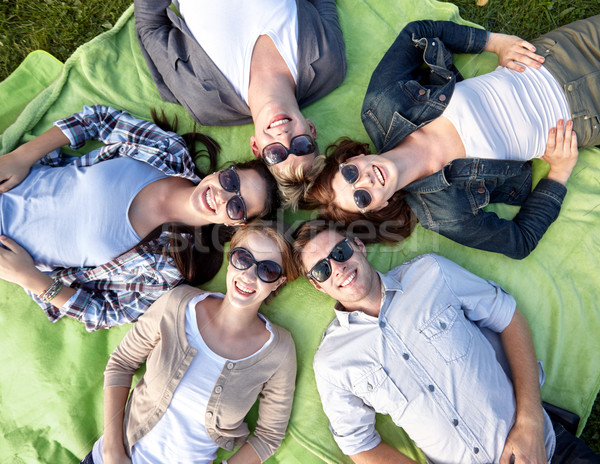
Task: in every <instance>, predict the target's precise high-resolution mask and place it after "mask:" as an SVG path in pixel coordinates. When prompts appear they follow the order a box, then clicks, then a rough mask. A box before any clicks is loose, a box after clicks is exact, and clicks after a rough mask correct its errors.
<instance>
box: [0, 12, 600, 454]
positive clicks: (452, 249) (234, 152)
mask: <svg viewBox="0 0 600 464" xmlns="http://www.w3.org/2000/svg"><path fill="white" fill-rule="evenodd" d="M338 7H339V12H340V19H341V23H342V28H343V31H344V37H345V40H346V44H347V58H348V76H347V79H346V81H345V82H344V83H343V85H342V86H340V87H339V88H338V89H336V90H335V91H334V92H332V93H331V94H330V95H328V96H327V97H325V98H323V99H321V100H320V101H319V102H317V103H315V104H313V105H311V106H310V107H308V108H307V109H306V111H305V114H306V115H307V116H308V117H310V118H311V119H312V121H313V122H314V123H315V124H316V126H317V128H318V140H319V142H320V144H321V146H322V147H325V146H326V145H327V144H329V143H331V142H333V141H335V140H336V139H337V138H338V137H340V136H343V135H348V136H352V137H354V138H358V139H361V140H364V141H367V140H368V138H367V136H366V133H365V131H364V129H363V127H362V124H361V122H360V117H359V114H360V113H359V111H360V107H361V103H362V98H363V96H364V92H365V90H366V86H367V83H368V80H369V76H370V74H371V71H372V70H373V69H374V67H375V65H376V64H377V62H378V61H379V59H380V58H381V56H382V55H383V53H384V52H385V50H386V49H387V47H388V46H389V45H390V44H391V43H392V41H393V39H394V38H395V37H396V34H397V33H398V32H399V31H400V29H401V28H402V27H403V26H404V25H405V24H406V23H407V22H409V21H411V20H414V19H422V18H431V19H452V20H455V21H462V20H461V19H460V18H459V17H458V11H457V9H456V7H455V6H454V5H452V4H450V3H440V2H436V1H434V0H422V1H419V2H415V1H411V0H395V1H394V2H388V1H385V0H338ZM457 61H458V65H459V68H461V70H462V71H463V73H464V74H465V75H467V76H469V75H475V74H478V73H481V72H486V71H489V70H491V69H493V67H494V66H495V60H494V57H493V56H491V55H489V54H484V55H482V56H478V57H473V56H461V57H458V59H457ZM59 73H60V75H59ZM54 79H56V80H55V81H54V82H53V83H52V84H50V82H52V81H53V80H54ZM48 84H50V85H49V86H48V87H47V88H46V89H45V90H43V91H41V90H42V89H43V88H44V86H46V85H48ZM17 90H18V91H17ZM40 91H41V93H39V95H37V96H36V94H37V93H38V92H40ZM0 101H2V102H3V104H2V105H1V107H0V130H2V129H4V128H5V127H7V126H8V124H9V123H10V122H12V121H14V123H13V124H12V125H10V126H9V127H8V128H6V130H5V131H4V133H3V134H2V138H1V147H0V153H6V152H7V151H10V150H11V149H12V148H14V147H15V146H16V145H17V144H19V143H22V142H24V141H26V140H29V139H31V138H32V137H33V136H35V135H38V134H40V133H41V132H43V131H44V130H46V129H48V128H49V127H50V126H51V123H52V121H54V120H56V119H59V118H62V117H64V116H67V115H69V114H71V113H74V112H76V111H79V110H81V109H82V107H83V105H86V104H87V105H89V104H95V103H100V104H105V105H110V106H113V107H116V108H123V109H125V110H127V111H129V112H131V113H132V114H134V115H135V116H137V117H141V118H146V119H149V118H150V109H151V108H153V107H155V108H163V109H164V110H165V111H166V113H167V114H168V115H171V116H172V115H175V114H176V115H178V116H179V119H180V122H181V123H183V124H182V127H180V131H185V130H189V129H190V128H191V126H192V121H191V119H190V118H189V117H188V116H187V115H186V113H185V112H184V110H183V109H182V108H181V107H179V106H177V105H173V104H168V103H164V102H162V101H161V99H160V98H159V96H158V93H157V91H156V89H155V87H154V84H153V82H152V81H151V79H150V76H149V73H148V71H147V68H146V63H145V62H144V59H143V57H142V55H141V53H140V49H139V46H138V43H137V40H136V36H135V29H134V23H133V8H130V9H129V10H128V11H127V12H126V13H125V14H124V15H123V17H122V18H121V20H120V21H119V22H118V24H117V25H116V26H115V27H114V28H113V29H112V30H110V31H108V32H106V33H104V34H102V35H101V36H99V37H97V38H95V39H94V40H92V41H91V42H89V43H87V44H85V45H84V46H82V47H81V48H79V49H78V50H77V51H76V52H75V53H74V54H73V56H72V57H71V58H69V60H68V61H67V62H66V63H65V65H64V67H62V69H61V67H60V66H59V65H57V63H56V62H55V60H53V59H52V58H51V57H49V56H48V55H39V56H37V57H36V59H35V60H27V61H26V62H25V63H24V64H23V66H22V67H21V68H19V70H17V71H16V73H15V74H14V75H13V76H11V78H9V79H7V80H6V81H4V82H3V83H0ZM23 108H24V109H23ZM21 109H23V111H22V112H21V113H20V115H19V116H18V118H16V116H17V114H18V112H19V111H21ZM15 118H16V121H15ZM206 132H207V133H209V134H210V135H212V136H214V137H215V138H216V139H217V140H219V141H220V142H221V144H222V146H223V148H224V150H223V156H222V161H225V160H226V159H235V160H242V159H250V158H251V156H252V155H251V153H250V150H249V147H248V138H249V137H250V135H251V134H252V128H251V126H243V127H236V128H231V127H229V128H206ZM536 163H538V164H535V173H536V176H537V177H539V176H541V175H543V172H544V169H546V168H545V165H544V163H543V162H536ZM568 188H569V193H568V195H567V197H566V200H565V202H564V206H563V209H562V212H561V214H560V217H559V218H558V220H557V221H556V222H555V224H553V225H552V226H551V227H550V230H549V231H548V232H547V234H546V235H545V236H544V238H543V239H542V241H541V242H540V245H539V246H538V248H537V249H536V250H535V251H534V252H533V254H532V255H531V256H529V257H528V258H527V259H525V260H523V261H514V260H511V259H508V258H506V257H504V256H500V255H496V254H492V253H486V252H481V251H477V250H473V249H468V248H465V247H462V246H460V245H457V244H455V243H452V242H450V241H449V240H446V239H444V238H443V237H440V236H439V235H436V234H434V233H431V232H428V231H426V230H424V229H423V228H421V227H420V226H419V227H417V229H416V230H415V232H414V233H413V235H412V236H411V237H410V238H409V239H408V240H406V241H405V242H403V243H399V244H393V245H389V244H380V245H376V246H370V247H369V254H368V258H369V260H370V262H371V263H372V264H373V265H374V266H375V267H376V268H377V269H379V270H382V271H387V270H389V269H391V268H392V267H394V266H396V265H398V264H400V263H402V262H403V261H406V260H408V259H410V258H412V257H414V256H417V255H419V254H422V253H427V252H435V253H439V254H441V255H444V256H446V257H448V258H450V259H452V260H454V261H456V262H458V263H459V264H461V265H462V266H464V267H465V268H467V269H469V270H470V271H472V272H474V273H476V274H478V275H480V276H482V277H484V278H485V279H490V280H494V281H496V282H498V283H499V284H501V285H502V286H503V287H504V288H505V289H506V290H508V291H509V292H511V293H512V294H513V295H514V296H515V297H516V299H517V301H518V303H519V307H520V309H521V310H522V311H523V313H524V314H525V315H526V316H527V318H528V319H529V322H530V324H531V327H532V331H533V336H534V341H535V346H536V349H537V354H538V358H539V359H541V360H542V361H543V363H544V367H545V370H546V376H547V378H546V384H545V385H544V387H543V388H542V395H543V398H544V399H545V400H546V401H549V402H551V403H554V404H556V405H559V406H562V407H564V408H566V409H569V410H571V411H574V412H576V413H578V414H579V415H580V416H581V417H582V419H583V420H582V422H581V426H580V430H581V428H583V425H584V424H585V420H586V419H587V417H588V415H589V413H590V410H591V407H592V404H593V402H594V398H595V397H596V394H597V393H598V390H599V388H600V375H599V372H600V356H598V354H597V353H598V352H599V350H600V337H598V334H600V304H599V303H598V301H597V300H598V299H597V296H596V295H595V294H594V290H595V289H598V288H599V287H600V285H599V284H600V279H599V277H598V271H597V263H598V261H599V260H600V245H599V244H598V238H597V237H598V235H597V234H598V232H597V229H598V228H599V227H600V195H599V194H598V191H599V190H600V153H599V152H598V150H597V149H588V150H585V151H582V152H581V154H580V160H579V162H578V164H577V166H576V168H575V170H574V172H573V175H572V177H571V179H570V181H569V183H568ZM92 207H93V205H92ZM496 210H497V211H498V212H500V213H501V214H502V215H504V216H511V215H514V214H515V211H516V209H515V208H514V207H508V206H505V205H502V206H498V207H496ZM311 214H312V213H309V212H301V213H298V214H295V215H293V214H290V213H289V212H286V213H285V214H282V216H283V219H284V220H285V221H286V222H288V223H289V224H292V225H293V224H297V222H298V221H299V220H300V219H306V218H308V217H310V215H311ZM224 285H225V283H224V268H222V269H221V272H220V273H219V275H218V276H217V277H216V278H215V279H213V281H211V282H210V283H209V284H208V285H207V286H206V287H207V288H208V289H210V290H220V291H223V290H224V289H225V288H224ZM332 306H333V301H332V300H331V299H330V298H328V297H327V296H325V295H323V294H322V293H320V292H317V291H316V290H314V289H313V287H312V286H311V285H310V284H309V283H308V281H306V280H305V279H304V278H301V279H299V280H297V281H295V282H293V283H291V284H289V285H287V287H286V288H284V289H283V291H282V292H281V294H280V295H279V296H278V297H277V298H276V299H275V300H274V301H273V302H272V303H271V304H269V305H267V306H265V307H264V313H265V314H266V315H267V316H268V317H269V318H270V319H271V320H272V321H273V322H275V323H278V324H280V325H282V326H284V327H286V328H287V329H289V330H290V331H291V333H292V334H293V336H294V340H295V342H296V346H297V351H298V380H297V390H296V395H295V400H294V409H293V413H292V417H291V421H290V426H289V429H288V436H287V438H286V439H285V441H284V443H283V445H282V447H281V448H280V450H279V452H278V453H277V454H276V455H275V456H274V457H273V458H271V459H270V460H269V461H268V462H270V463H286V464H296V463H297V464H311V463H313V462H314V463H320V462H323V461H325V462H328V463H340V462H344V463H345V462H350V460H349V459H348V458H344V457H343V456H342V455H341V453H340V451H339V449H338V448H337V446H336V445H335V442H334V441H333V439H332V437H331V434H330V432H329V430H328V426H327V419H326V417H325V416H324V414H323V412H322V408H321V403H320V400H319V396H318V394H317V391H316V387H315V381H314V375H313V371H312V358H313V355H314V353H315V350H316V349H317V346H318V344H319V341H320V339H321V333H322V332H323V330H324V329H325V327H326V326H327V324H328V323H329V322H330V321H331V319H332V318H333V311H332ZM0 326H1V327H2V332H3V337H2V340H1V341H0V347H1V349H0V363H1V365H2V378H1V379H2V380H1V381H0V401H1V404H2V414H1V418H0V462H10V463H76V462H78V460H79V459H81V458H83V456H84V455H85V454H87V452H88V451H89V450H90V448H91V446H92V445H93V443H94V441H95V440H96V439H97V438H98V437H99V436H100V434H101V433H102V427H103V425H102V423H103V419H102V404H103V391H102V373H103V370H104V366H105V363H106V361H107V358H108V356H109V354H110V353H111V352H112V350H113V349H114V347H115V346H116V345H117V344H118V342H119V341H120V339H121V337H122V336H123V335H124V334H125V332H126V331H127V330H128V328H129V327H118V328H114V329H111V330H109V331H100V332H96V333H87V332H86V331H85V329H84V327H83V325H81V324H80V323H77V322H74V321H72V320H67V319H66V318H65V319H63V320H62V321H60V322H59V323H57V324H55V325H52V324H50V323H49V322H48V320H47V319H46V317H45V315H44V314H43V313H42V311H41V310H40V309H39V308H38V307H37V306H36V305H35V304H34V303H33V302H31V301H30V300H29V298H28V297H27V296H26V295H25V293H24V292H23V291H22V290H21V289H20V288H18V287H16V286H14V285H10V284H8V283H6V282H0ZM594 334H596V335H594ZM348 355H349V356H351V355H352V351H351V348H349V349H348ZM251 420H252V418H251ZM378 429H379V431H380V432H381V434H382V435H383V438H384V439H385V440H386V441H387V442H389V443H391V444H393V445H394V446H396V447H398V448H399V449H401V450H402V451H403V452H405V453H407V454H408V455H410V456H412V457H415V458H417V459H420V460H421V461H422V462H424V459H423V456H422V455H421V454H420V452H419V451H418V450H417V449H416V448H415V447H414V446H413V445H412V444H411V443H410V441H409V440H408V439H407V438H406V436H405V435H404V434H403V432H402V431H401V430H400V429H398V428H397V427H395V426H394V425H393V424H392V422H391V420H390V419H389V418H388V417H383V416H381V417H378ZM226 455H227V454H226V453H222V454H220V455H219V456H220V458H223V457H226Z"/></svg>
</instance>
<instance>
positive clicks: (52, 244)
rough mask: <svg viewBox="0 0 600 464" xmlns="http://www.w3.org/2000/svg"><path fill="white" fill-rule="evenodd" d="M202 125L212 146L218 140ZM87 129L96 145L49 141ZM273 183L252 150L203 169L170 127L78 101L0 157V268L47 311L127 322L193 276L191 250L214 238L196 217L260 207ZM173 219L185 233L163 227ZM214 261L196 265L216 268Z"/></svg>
mask: <svg viewBox="0 0 600 464" xmlns="http://www.w3.org/2000/svg"><path fill="white" fill-rule="evenodd" d="M203 137H204V138H203V141H204V142H205V145H206V147H207V149H208V151H209V154H212V156H213V157H214V156H216V153H217V151H218V149H219V147H218V144H216V142H214V141H213V140H212V139H210V138H208V137H205V136H203ZM92 139H98V140H100V141H102V142H103V143H104V144H105V145H104V146H102V147H101V148H99V149H96V150H93V151H91V152H90V153H88V154H86V155H84V156H82V157H71V158H68V157H64V156H63V155H62V154H61V153H60V151H59V150H58V149H59V147H61V146H63V145H65V144H67V143H68V144H69V146H70V147H71V148H73V149H78V148H80V147H82V146H83V145H84V144H85V142H86V141H88V140H92ZM276 188H277V186H276V183H275V181H274V180H273V178H272V176H271V175H270V174H269V172H268V170H267V169H266V168H265V167H264V165H263V164H262V163H260V162H259V161H256V160H255V161H251V162H248V163H243V164H240V165H237V167H236V166H230V167H229V168H227V169H224V170H222V171H219V172H216V173H213V174H210V175H208V176H201V175H199V174H198V173H197V172H195V165H194V161H193V159H192V157H191V155H190V153H189V151H188V149H187V147H186V144H185V142H184V140H183V139H182V138H181V137H180V136H179V135H177V134H175V133H174V132H170V131H165V130H162V129H160V128H159V127H158V126H157V125H156V124H153V123H150V122H148V121H142V120H139V119H136V118H134V117H133V116H131V115H129V114H128V113H126V112H123V111H118V110H115V109H112V108H108V107H104V106H93V107H85V108H84V110H83V111H82V112H80V113H77V114H74V115H73V116H70V117H68V118H66V119H63V120H60V121H57V122H55V124H54V127H53V128H52V129H50V130H49V131H47V132H45V133H44V134H42V135H41V136H39V137H37V138H36V139H34V140H32V141H30V142H28V143H26V144H24V145H22V146H20V147H19V148H17V149H16V150H14V151H13V152H11V153H9V154H7V155H5V156H2V157H0V211H1V219H0V234H1V238H0V244H1V245H2V247H0V278H2V279H4V280H8V281H10V282H13V283H16V284H18V285H20V286H21V287H23V288H24V289H25V290H26V291H27V292H28V293H30V295H32V297H33V298H34V299H35V300H36V301H37V302H38V303H40V305H41V306H42V307H43V309H44V310H45V311H46V313H47V315H48V317H49V318H50V319H51V320H52V321H56V320H58V319H60V318H61V317H62V316H64V315H68V316H70V317H73V318H76V319H78V320H81V321H82V322H84V323H85V324H86V327H87V328H88V330H95V329H98V328H108V327H110V326H112V325H118V324H123V323H125V322H130V321H132V320H135V319H137V317H139V315H140V314H141V313H142V312H143V311H144V310H145V309H146V308H147V307H148V305H149V304H151V303H152V302H153V301H154V300H155V299H156V298H157V297H158V296H159V295H160V294H162V293H163V292H165V291H166V290H168V289H169V288H172V287H173V286H175V285H177V284H179V283H181V282H183V281H184V280H185V279H187V280H188V281H191V282H192V283H198V282H197V281H195V280H197V279H195V277H196V276H195V275H196V272H195V270H194V269H193V268H192V269H189V266H188V265H190V264H194V258H195V253H194V250H195V251H196V252H200V253H201V254H202V255H204V259H206V256H208V255H210V254H211V253H210V252H211V251H212V252H214V251H215V246H214V245H213V244H212V243H207V242H208V239H207V238H204V239H202V238H200V240H198V234H196V233H194V229H196V228H202V229H201V230H203V232H207V229H209V230H208V232H211V233H210V236H211V237H212V236H214V235H215V234H212V230H210V229H211V228H212V227H214V225H216V224H227V225H238V224H242V223H244V222H246V221H247V220H248V219H251V218H253V217H259V216H264V215H266V214H268V213H269V212H270V211H271V210H272V209H274V207H275V206H276V204H275V203H276V201H277V195H276ZM174 223H176V224H184V225H186V226H190V229H189V230H190V232H191V234H185V235H181V234H173V233H172V232H169V231H167V230H166V229H168V227H164V226H165V225H170V224H174ZM161 231H162V233H161ZM203 236H204V237H206V236H207V234H206V233H204V234H203ZM9 237H10V238H9ZM142 237H146V240H144V241H142V242H141V243H140V244H139V245H138V243H139V242H140V239H141V238H142ZM13 239H14V240H13ZM136 245H137V246H136ZM216 251H217V253H219V254H218V257H221V256H222V251H218V250H216ZM196 254H197V253H196ZM174 256H175V257H176V258H175V259H174ZM216 261H218V263H217V262H214V263H212V264H211V263H204V262H203V263H201V264H199V266H198V268H201V269H202V270H203V271H205V270H206V268H207V267H208V268H210V270H211V271H210V272H209V274H210V273H212V274H213V275H214V273H215V272H216V270H217V269H218V265H220V260H219V259H217V260H216ZM210 277H212V275H208V276H206V278H204V279H203V280H208V278H210Z"/></svg>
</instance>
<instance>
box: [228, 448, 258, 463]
mask: <svg viewBox="0 0 600 464" xmlns="http://www.w3.org/2000/svg"><path fill="white" fill-rule="evenodd" d="M227 462H228V464H260V458H259V457H258V454H256V451H254V448H252V446H250V443H244V445H243V446H242V447H241V448H240V449H239V450H238V452H237V453H235V454H234V455H233V456H231V457H230V458H229V459H228V460H227Z"/></svg>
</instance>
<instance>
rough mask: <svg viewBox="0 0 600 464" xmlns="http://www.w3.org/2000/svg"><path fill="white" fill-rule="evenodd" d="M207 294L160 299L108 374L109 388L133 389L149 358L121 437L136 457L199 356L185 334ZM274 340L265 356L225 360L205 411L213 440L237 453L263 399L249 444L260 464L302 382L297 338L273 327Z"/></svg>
mask: <svg viewBox="0 0 600 464" xmlns="http://www.w3.org/2000/svg"><path fill="white" fill-rule="evenodd" d="M200 293H203V291H202V290H198V289H196V288H193V287H190V286H187V285H182V286H180V287H177V288H175V289H174V290H171V291H169V292H167V293H165V294H164V295H163V296H161V297H160V298H159V299H158V300H156V302H154V304H152V306H150V308H148V310H147V311H146V313H144V314H143V315H142V316H141V317H140V318H139V320H138V321H137V322H136V323H135V325H134V326H133V328H132V329H131V330H130V331H129V332H128V333H127V334H126V335H125V337H124V338H123V341H121V343H120V344H119V346H118V347H117V348H116V350H115V351H114V352H113V354H112V355H111V357H110V359H109V361H108V364H107V366H106V370H105V372H104V387H105V388H106V387H111V386H120V387H126V388H131V382H132V378H133V375H134V374H135V371H136V370H137V369H138V367H139V366H140V364H141V363H142V362H143V361H144V360H146V373H145V374H144V375H143V377H142V378H141V379H140V381H139V382H138V384H137V385H136V386H135V388H134V389H133V392H132V393H131V396H130V399H129V402H128V404H127V408H126V410H125V419H124V422H123V435H124V442H125V449H126V450H127V452H128V454H129V455H131V449H132V447H133V445H134V444H135V443H136V442H137V441H138V440H139V439H140V438H142V437H143V436H144V435H145V434H146V433H148V431H150V430H151V429H152V427H154V425H156V423H157V422H158V420H159V419H160V418H161V417H162V415H163V414H164V412H165V411H166V409H167V407H168V406H169V403H170V402H171V397H172V396H173V392H174V391H175V389H176V388H177V385H178V384H179V382H180V381H181V378H182V377H183V374H184V373H185V372H186V370H187V368H188V367H189V365H190V363H191V361H192V359H193V358H194V356H195V355H196V352H197V350H196V349H194V348H192V347H191V346H190V345H189V344H188V341H187V338H186V335H185V309H186V307H187V304H188V302H189V301H190V299H191V298H193V297H194V296H196V295H198V294H200ZM272 329H273V340H272V342H271V343H270V344H269V345H268V346H267V347H266V348H265V349H264V350H263V351H261V352H260V353H259V354H257V355H256V356H253V357H251V358H250V359H247V360H244V361H240V362H227V363H226V364H225V366H224V367H223V370H222V371H221V374H220V376H219V378H218V380H217V383H216V384H215V388H214V389H213V392H212V394H211V396H210V398H209V401H208V405H207V408H206V416H205V424H206V429H207V431H208V433H209V435H210V438H211V439H212V440H213V441H214V442H215V443H216V444H217V445H218V446H219V447H220V448H225V449H226V450H229V451H231V450H233V448H234V447H235V446H241V445H242V444H243V443H244V442H245V441H246V439H247V438H248V435H249V430H248V426H247V424H246V423H245V422H244V417H245V416H246V414H247V413H248V411H249V410H250V408H251V407H252V405H253V404H254V402H255V401H256V399H257V397H258V396H259V394H262V395H261V399H260V403H259V409H258V421H257V424H256V429H255V430H254V435H253V436H252V437H251V438H250V439H249V440H248V443H249V444H250V445H251V446H252V447H253V448H254V450H255V451H256V453H257V454H258V456H259V457H260V459H261V461H264V460H266V459H267V458H268V457H269V456H271V455H272V454H273V453H274V452H275V451H276V450H277V448H278V447H279V445H280V444H281V441H282V440H283V437H284V435H285V430H286V428H287V424H288V420H289V417H290V412H291V408H292V399H293V394H294V387H295V378H296V351H295V348H294V342H293V340H292V337H291V335H290V334H289V332H288V331H286V330H285V329H283V328H281V327H279V326H276V325H274V324H273V325H272Z"/></svg>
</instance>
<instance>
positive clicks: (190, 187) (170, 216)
mask: <svg viewBox="0 0 600 464" xmlns="http://www.w3.org/2000/svg"><path fill="white" fill-rule="evenodd" d="M161 180H162V181H163V182H157V184H158V185H156V188H155V189H154V191H153V192H152V197H151V202H152V206H151V207H152V209H154V210H155V211H157V212H158V214H160V221H161V223H162V224H165V223H167V222H178V223H182V224H186V225H189V226H196V227H200V226H204V225H207V224H209V222H210V221H208V220H207V219H206V218H204V217H201V216H200V215H199V214H198V212H197V211H192V210H191V207H190V196H191V195H192V193H193V192H194V190H195V189H196V185H195V184H193V183H192V182H190V181H188V180H187V179H183V178H181V177H165V178H164V179H161ZM159 225H160V224H159Z"/></svg>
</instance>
